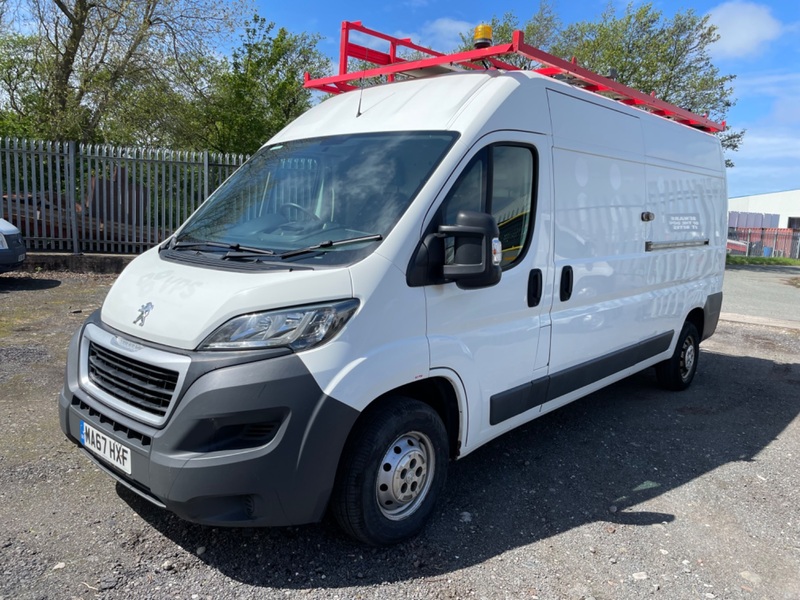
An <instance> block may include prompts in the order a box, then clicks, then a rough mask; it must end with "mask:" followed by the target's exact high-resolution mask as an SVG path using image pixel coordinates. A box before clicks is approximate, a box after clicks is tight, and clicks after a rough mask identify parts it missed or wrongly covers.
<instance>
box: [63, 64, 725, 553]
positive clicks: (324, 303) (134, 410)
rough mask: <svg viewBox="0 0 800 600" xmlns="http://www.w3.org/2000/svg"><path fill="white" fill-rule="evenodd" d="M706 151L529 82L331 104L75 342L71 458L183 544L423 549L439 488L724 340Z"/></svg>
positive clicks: (245, 170) (716, 185)
mask: <svg viewBox="0 0 800 600" xmlns="http://www.w3.org/2000/svg"><path fill="white" fill-rule="evenodd" d="M726 198H727V195H726V184H725V167H724V161H723V156H722V152H721V149H720V144H719V141H718V140H717V139H716V138H715V137H714V136H713V135H711V134H709V133H705V132H702V131H698V130H695V129H692V128H691V127H688V126H685V125H682V124H678V123H674V122H671V121H670V120H668V119H665V118H663V117H660V116H655V115H652V114H649V113H647V112H645V111H643V110H640V109H637V108H634V107H630V106H626V105H624V104H622V103H619V102H615V101H613V100H609V99H607V98H604V97H601V96H600V95H597V94H594V93H591V92H588V91H585V90H582V89H578V88H576V87H573V86H571V85H568V84H566V83H563V82H561V81H558V80H555V79H553V78H551V77H545V76H542V75H539V74H537V73H532V72H525V71H500V70H481V71H475V72H464V73H455V74H446V75H441V76H435V77H427V78H420V79H411V80H407V81H398V82H395V83H389V84H385V85H378V86H375V87H372V88H368V89H364V90H363V91H361V92H358V91H356V92H352V93H345V94H342V95H339V96H336V97H332V98H330V99H328V100H325V101H324V102H321V103H320V104H319V105H317V106H316V107H314V108H313V109H311V110H310V111H308V112H307V113H306V114H304V115H303V116H301V117H300V118H298V119H297V120H296V121H295V122H293V123H292V124H290V125H289V126H288V127H286V128H285V129H284V130H283V131H281V132H280V133H279V134H278V135H276V136H275V137H274V138H273V139H272V140H270V141H269V143H267V144H266V145H265V146H264V147H263V148H262V149H261V150H260V151H259V152H258V153H257V154H256V155H255V156H253V157H252V158H251V159H250V160H249V161H248V162H247V163H246V164H245V165H244V166H242V167H241V168H240V169H239V170H238V171H237V172H236V173H235V174H234V175H233V176H232V177H231V178H230V179H229V180H228V181H227V182H225V183H224V184H223V185H222V186H221V187H220V188H219V189H218V190H217V191H216V192H215V193H214V194H213V195H212V196H211V197H210V198H209V199H208V200H207V201H206V202H205V203H204V204H203V205H202V206H201V207H200V209H199V210H198V211H197V212H196V213H195V214H194V215H192V216H191V217H190V218H189V219H188V220H187V221H186V223H185V224H184V225H183V226H182V227H181V228H180V229H179V230H178V231H177V232H176V233H175V235H174V236H172V237H171V238H170V239H169V240H167V242H166V243H164V244H162V245H161V246H160V247H157V248H154V249H152V250H150V251H148V252H146V253H144V254H143V255H141V256H140V257H138V258H137V259H136V260H134V261H133V262H132V263H131V264H130V266H128V267H127V268H126V269H125V271H124V272H123V273H122V275H120V277H119V279H118V280H117V281H116V283H115V284H114V286H113V287H112V289H111V291H110V292H109V294H108V297H107V298H106V300H105V302H104V304H103V306H102V309H101V310H100V311H98V312H97V313H95V314H94V315H92V316H91V317H90V318H89V319H88V320H87V321H86V323H85V324H84V325H83V326H82V327H81V328H80V330H79V331H78V332H77V333H76V334H75V336H74V338H73V339H72V342H71V344H70V347H69V358H68V363H67V372H66V383H65V386H64V389H63V391H62V392H61V394H60V398H59V405H60V416H61V426H62V428H63V430H64V432H65V433H66V435H67V436H68V437H69V438H70V439H71V440H73V441H75V442H76V443H78V444H79V445H80V446H81V447H82V448H84V449H85V450H86V451H88V452H87V453H88V455H89V456H90V457H92V458H93V459H94V460H95V462H96V463H97V464H98V465H99V466H100V467H102V468H103V469H105V470H106V471H107V472H108V473H109V474H110V475H112V476H113V477H114V478H116V479H117V480H118V481H120V482H121V483H122V484H123V485H125V486H128V487H129V488H130V489H132V490H134V491H135V492H136V493H138V494H140V495H142V496H144V497H145V498H147V499H148V500H150V501H151V502H153V503H154V504H157V505H159V506H162V507H166V508H168V509H169V510H171V511H173V512H174V513H176V514H178V515H179V516H181V517H183V518H185V519H188V520H190V521H194V522H198V523H206V524H211V525H224V526H265V525H289V524H301V523H308V522H314V521H317V520H319V519H321V518H322V516H323V514H324V513H325V512H326V510H327V509H328V508H329V507H330V509H331V510H332V512H333V514H334V515H335V516H336V518H337V520H338V521H339V523H340V524H341V525H342V527H343V528H344V529H345V530H346V531H347V532H348V533H349V534H351V535H353V536H355V537H356V538H358V539H360V540H363V541H365V542H368V543H372V544H388V543H393V542H397V541H399V540H402V539H405V538H407V537H409V536H411V535H414V534H416V533H417V532H419V531H420V530H421V528H422V527H423V525H424V522H425V521H426V519H427V518H428V517H429V515H430V514H431V511H432V509H433V506H434V503H435V501H436V499H437V497H438V496H439V494H440V493H441V492H442V489H443V487H444V484H445V475H446V471H447V466H448V461H449V460H451V459H455V458H460V457H463V456H466V455H467V454H469V453H470V452H472V451H473V450H475V449H476V448H478V447H479V446H481V445H483V444H485V443H486V442H488V441H490V440H492V439H494V438H495V437H497V436H499V435H500V434H502V433H504V432H506V431H508V430H510V429H512V428H514V427H517V426H519V425H521V424H523V423H526V422H528V421H530V420H532V419H535V418H537V417H540V416H542V415H544V414H546V413H548V412H550V411H552V410H554V409H556V408H558V407H560V406H563V405H564V404H567V403H569V402H571V401H573V400H576V399H578V398H580V397H582V396H585V395H587V394H590V393H591V392H593V391H595V390H598V389H600V388H602V387H604V386H607V385H609V384H610V383H613V382H615V381H618V380H620V379H622V378H624V377H627V376H629V375H631V374H632V373H635V372H637V371H641V370H643V369H646V368H648V367H655V368H656V371H657V374H658V380H659V381H660V383H661V384H663V385H664V386H666V387H667V388H671V389H683V388H685V387H687V386H688V385H689V384H690V383H691V381H692V378H693V377H694V375H695V371H696V369H697V360H698V345H699V343H700V341H701V340H703V339H705V338H707V337H708V336H710V335H711V334H712V333H713V332H714V330H715V328H716V325H717V320H718V317H719V313H720V307H721V303H722V278H723V269H724V263H725V242H726Z"/></svg>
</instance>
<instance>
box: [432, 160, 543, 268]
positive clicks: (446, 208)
mask: <svg viewBox="0 0 800 600" xmlns="http://www.w3.org/2000/svg"><path fill="white" fill-rule="evenodd" d="M535 174H536V154H535V151H534V150H533V148H530V147H528V146H520V145H511V144H495V145H492V146H487V147H486V148H483V149H482V150H481V151H480V152H478V154H477V155H475V157H474V158H473V159H472V160H471V161H470V163H469V165H467V168H466V169H464V172H463V173H462V174H461V176H460V177H459V178H458V180H457V181H456V183H455V185H454V186H453V187H452V189H451V190H450V192H449V193H448V195H447V197H446V198H445V200H444V202H443V203H442V207H441V209H440V220H439V222H440V223H442V224H444V225H452V224H455V221H456V215H457V214H458V212H459V211H461V210H474V211H485V212H489V213H491V215H492V216H493V217H494V218H495V220H496V221H497V224H498V226H499V228H500V241H501V242H502V243H503V262H502V265H503V268H506V267H509V266H511V265H513V264H514V263H515V262H516V260H517V259H518V258H519V257H521V256H522V255H523V254H524V250H525V247H526V244H527V243H528V240H529V238H530V231H531V230H532V229H533V223H532V222H531V215H532V214H533V203H534V194H533V190H534V189H535V188H534V183H535ZM445 243H446V244H447V245H446V248H445V256H446V260H447V261H451V260H452V259H451V255H452V252H451V250H452V243H453V240H452V238H450V239H446V240H445Z"/></svg>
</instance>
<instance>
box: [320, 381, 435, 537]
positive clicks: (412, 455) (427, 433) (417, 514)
mask: <svg viewBox="0 0 800 600" xmlns="http://www.w3.org/2000/svg"><path fill="white" fill-rule="evenodd" d="M447 448H448V444H447V432H446V430H445V428H444V424H443V423H442V420H441V418H440V417H439V415H438V414H437V413H436V411H435V410H433V409H432V408H431V407H430V406H428V405H427V404H424V403H423V402H420V401H418V400H413V399H411V398H403V397H396V398H389V399H388V400H387V401H386V402H385V403H382V404H381V406H379V407H376V408H375V409H372V410H371V412H369V413H367V414H365V415H364V416H363V418H362V419H361V421H360V422H359V423H358V425H357V426H356V428H355V429H354V430H353V433H352V435H351V437H350V439H349V440H348V443H347V446H346V447H345V450H344V454H343V455H342V460H341V466H340V467H339V473H338V475H337V481H336V485H335V487H334V491H333V497H332V510H333V514H334V516H335V517H336V520H337V521H338V523H339V525H340V526H341V527H342V529H344V530H345V531H346V532H347V533H348V534H350V535H351V536H353V537H354V538H356V539H358V540H360V541H362V542H365V543H367V544H372V545H376V546H383V545H388V544H394V543H397V542H400V541H402V540H405V539H407V538H410V537H412V536H414V535H416V534H418V533H419V532H420V531H421V530H422V528H423V527H424V525H425V522H426V521H427V520H428V517H430V515H431V512H432V511H433V507H434V504H435V503H436V499H437V497H438V496H439V493H440V492H441V490H442V488H443V487H444V483H445V479H446V475H447V461H448V453H447Z"/></svg>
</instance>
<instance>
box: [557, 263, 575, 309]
mask: <svg viewBox="0 0 800 600" xmlns="http://www.w3.org/2000/svg"><path fill="white" fill-rule="evenodd" d="M571 297H572V267H564V268H563V269H561V290H560V293H559V298H561V301H562V302H566V301H567V300H569V299H570V298H571Z"/></svg>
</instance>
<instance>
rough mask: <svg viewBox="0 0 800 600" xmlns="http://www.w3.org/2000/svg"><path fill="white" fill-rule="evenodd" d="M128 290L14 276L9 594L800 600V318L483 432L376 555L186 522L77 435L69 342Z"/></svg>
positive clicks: (0, 513) (6, 375)
mask: <svg viewBox="0 0 800 600" xmlns="http://www.w3.org/2000/svg"><path fill="white" fill-rule="evenodd" d="M782 277H783V276H778V275H776V276H775V277H774V278H773V280H771V281H770V283H769V284H762V285H773V286H783V285H787V284H786V283H783V282H782V279H781V278H782ZM733 279H735V276H734V278H731V280H733ZM112 281H113V278H110V277H107V276H97V275H71V274H64V273H57V274H56V273H39V274H16V275H15V274H7V275H2V276H0V406H2V414H3V416H4V420H3V424H4V429H5V430H4V432H3V435H2V436H0V448H1V450H0V523H1V524H2V525H0V597H2V598H21V599H39V598H185V599H199V598H214V599H217V598H287V597H297V598H437V599H438V598H443V599H444V598H492V599H495V598H510V599H511V598H513V599H518V598H541V599H561V598H564V599H570V600H580V599H584V600H588V599H590V598H594V599H596V600H601V599H609V600H610V599H615V600H616V599H623V600H625V599H640V598H656V599H658V598H661V599H664V600H682V599H694V598H699V599H705V598H709V599H713V598H719V599H737V598H747V599H770V600H772V599H798V598H800V488H799V486H798V480H797V463H798V458H800V418H799V417H798V414H799V413H800V364H799V363H800V359H798V357H800V330H793V329H784V328H776V327H763V326H754V325H747V324H741V323H737V322H731V321H723V322H721V324H720V327H719V329H718V331H717V334H716V335H715V336H714V337H712V338H711V339H710V340H708V341H707V342H705V343H704V345H703V352H702V356H701V362H700V368H699V371H698V375H697V378H696V379H695V383H694V384H693V386H692V387H691V388H690V389H689V390H688V391H686V392H683V393H669V392H664V391H661V390H659V389H658V388H657V387H656V386H655V377H654V375H653V373H652V372H645V373H641V374H639V375H636V376H634V377H631V378H629V379H627V380H625V381H622V382H620V383H618V384H616V385H614V386H612V387H610V388H607V389H606V390H603V391H601V392H599V393H596V394H593V395H591V396H590V397H588V398H585V399H583V400H581V401H578V402H576V403H573V404H572V405H570V406H567V407H565V408H563V409H561V410H559V411H556V412H555V413H552V414H550V415H548V416H546V417H543V418H542V419H539V420H537V421H535V422H534V423H532V424H529V425H527V426H525V427H523V428H521V429H518V430H516V431H514V432H512V433H510V434H508V435H506V436H504V437H503V438H501V439H499V440H497V441H495V442H493V443H491V444H488V445H487V446H485V447H484V448H482V449H480V450H478V451H477V452H475V453H474V454H472V455H470V456H469V457H467V458H465V459H464V460H462V461H458V462H456V463H452V464H451V468H450V474H449V478H448V483H447V487H446V491H445V496H444V497H443V498H442V500H441V502H440V504H439V506H438V510H437V512H436V514H435V515H434V518H433V519H432V522H431V523H430V525H429V527H428V529H427V530H426V531H425V533H424V534H423V535H421V536H420V537H418V538H416V539H414V540H412V541H410V542H408V543H405V544H402V545H399V546H397V547H394V548H389V549H372V548H365V547H362V546H359V545H358V544H356V543H354V542H351V541H350V540H349V539H346V538H344V537H343V535H342V534H341V533H340V532H339V530H338V529H337V528H336V527H335V525H334V524H333V523H332V522H330V520H328V521H326V522H323V523H322V524H319V525H313V526H307V527H293V528H285V529H262V530H236V529H217V528H210V527H202V526H197V525H193V524H190V523H186V522H183V521H181V520H179V519H177V518H175V517H173V516H172V515H170V514H169V513H166V512H164V511H161V510H159V509H157V508H155V507H152V506H151V505H149V504H148V503H146V502H144V501H142V500H141V499H140V498H139V497H138V496H135V495H133V494H131V493H130V492H128V491H127V490H126V489H125V488H122V487H120V486H117V485H115V483H114V482H113V481H112V480H111V479H110V478H109V477H107V476H106V475H105V474H103V473H101V472H100V471H99V470H98V469H97V468H96V467H94V466H93V464H92V463H91V462H90V461H89V460H88V459H86V458H85V457H84V456H83V455H82V454H81V453H80V452H79V451H78V450H77V449H76V448H75V447H74V446H73V445H72V444H70V443H69V442H67V441H66V439H65V438H64V436H63V435H62V433H61V430H60V429H59V426H58V418H57V413H56V404H55V396H56V393H57V391H58V388H59V387H60V385H61V379H62V376H63V375H62V373H63V365H64V360H65V356H66V347H67V343H68V340H69V336H70V335H71V333H72V332H73V331H74V330H75V328H76V327H78V325H79V324H80V322H81V321H82V320H83V319H84V318H85V317H86V316H87V314H88V313H89V312H91V311H92V310H94V309H95V308H97V307H98V306H99V305H100V303H101V301H102V298H103V297H104V295H105V292H106V291H107V289H108V287H109V286H110V284H111V282H112ZM729 283H730V281H729ZM729 283H726V286H727V285H728V284H729ZM792 289H793V291H794V293H795V295H794V296H789V297H790V298H794V303H793V304H790V305H789V306H788V307H785V308H784V313H786V312H787V309H788V308H790V309H793V310H796V309H797V306H798V305H800V304H798V303H797V297H798V295H800V291H798V289H797V288H792ZM784 291H785V290H783V289H782V288H781V292H780V293H783V292H784ZM726 293H729V292H728V291H727V290H726ZM726 303H727V299H726ZM726 306H727V305H726Z"/></svg>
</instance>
